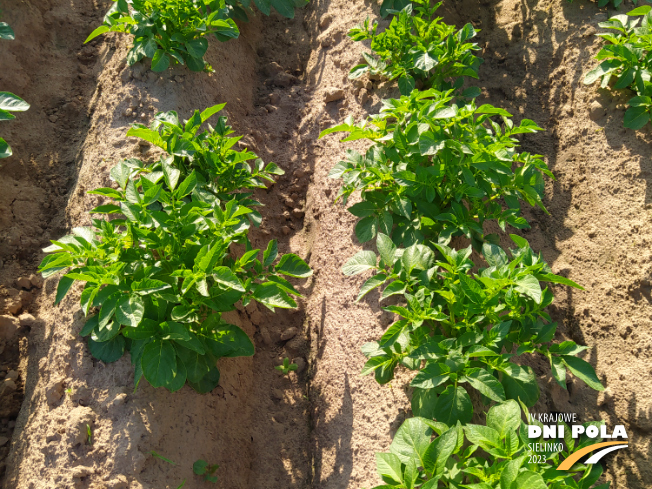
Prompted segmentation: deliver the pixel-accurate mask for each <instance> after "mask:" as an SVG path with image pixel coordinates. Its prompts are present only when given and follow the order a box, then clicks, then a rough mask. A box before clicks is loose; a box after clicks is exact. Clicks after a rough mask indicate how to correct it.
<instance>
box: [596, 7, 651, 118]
mask: <svg viewBox="0 0 652 489" xmlns="http://www.w3.org/2000/svg"><path fill="white" fill-rule="evenodd" d="M636 17H639V18H636ZM599 25H600V27H603V28H605V29H609V32H608V33H601V34H598V36H600V37H602V38H603V39H606V40H607V41H608V42H609V44H607V45H606V46H604V47H603V48H602V49H601V50H600V52H598V54H597V55H596V59H597V60H599V61H601V63H600V64H599V65H598V66H597V67H595V68H594V69H592V70H591V71H589V72H588V73H587V74H586V76H585V77H584V83H585V84H586V85H591V84H593V83H595V82H596V81H598V80H600V87H601V88H612V89H615V90H624V89H629V90H632V91H635V92H636V96H635V97H632V98H631V99H630V100H629V101H628V105H629V108H628V109H627V111H626V112H625V120H624V125H625V127H627V128H629V129H641V128H642V127H643V126H645V125H646V124H647V123H648V122H649V121H650V114H651V110H652V83H650V73H651V72H650V69H651V67H652V61H651V60H650V59H651V57H650V55H649V53H650V51H651V48H652V7H651V6H649V5H646V6H642V7H638V8H636V9H634V10H632V11H630V12H628V13H627V15H615V16H613V17H611V18H610V19H609V20H608V21H606V22H601V23H600V24H599Z"/></svg>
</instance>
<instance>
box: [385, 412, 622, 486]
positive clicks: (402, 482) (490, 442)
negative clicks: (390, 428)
mask: <svg viewBox="0 0 652 489" xmlns="http://www.w3.org/2000/svg"><path fill="white" fill-rule="evenodd" d="M566 428H567V430H566V431H567V432H570V429H568V427H566ZM538 441H539V440H535V439H530V438H528V433H527V426H526V424H525V423H524V422H523V421H522V420H521V409H520V408H519V405H518V403H517V402H516V401H514V400H510V401H507V402H504V403H501V404H496V405H495V406H493V407H491V408H490V409H489V411H488V412H487V422H486V425H477V424H466V425H464V426H462V425H461V424H460V423H457V424H456V425H453V426H448V425H446V424H444V423H441V422H438V421H432V420H431V419H428V418H424V417H414V418H409V419H407V420H405V422H404V423H403V424H402V425H401V427H400V428H399V429H398V431H397V432H396V434H395V435H394V440H393V441H392V444H391V446H390V449H389V453H377V454H376V461H377V467H378V474H379V475H380V477H381V478H382V479H383V482H384V484H383V485H380V486H377V487H376V488H375V489H390V488H396V489H413V488H415V487H419V488H420V489H435V488H444V487H447V488H457V487H466V488H474V489H546V488H552V489H562V488H563V489H589V488H590V487H592V486H593V484H595V482H596V481H597V480H598V479H599V478H600V476H601V475H602V472H603V469H602V466H601V465H599V464H595V465H581V464H577V465H575V466H574V467H573V468H572V470H570V471H557V470H555V467H556V466H557V465H558V464H559V463H560V462H561V460H562V457H566V456H568V455H569V454H570V452H572V451H573V450H574V449H575V450H576V449H580V448H583V447H585V446H588V445H591V444H593V443H595V442H596V441H600V440H599V439H592V438H588V437H587V436H586V435H583V436H582V437H581V438H579V439H578V440H574V439H573V438H571V437H570V436H567V437H566V444H567V446H566V448H565V450H563V451H561V452H553V451H548V452H546V453H545V456H546V463H532V462H531V461H530V458H531V457H529V450H528V448H527V447H528V444H530V443H534V442H538ZM541 443H543V440H541ZM549 445H551V446H553V445H556V444H552V443H550V444H549ZM608 487H609V484H608V483H607V484H602V485H600V486H596V487H595V489H607V488H608Z"/></svg>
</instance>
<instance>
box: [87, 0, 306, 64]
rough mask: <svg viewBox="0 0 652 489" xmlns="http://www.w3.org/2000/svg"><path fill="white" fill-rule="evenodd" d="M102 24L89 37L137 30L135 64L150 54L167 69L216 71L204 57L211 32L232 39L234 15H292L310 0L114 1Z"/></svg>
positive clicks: (243, 18) (132, 51) (129, 60)
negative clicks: (183, 67) (173, 65)
mask: <svg viewBox="0 0 652 489" xmlns="http://www.w3.org/2000/svg"><path fill="white" fill-rule="evenodd" d="M113 1H114V2H115V3H114V4H113V5H112V6H111V8H110V9H109V11H108V12H107V13H106V15H105V16H104V21H103V23H102V25H101V26H99V27H98V28H97V29H95V30H94V31H93V32H92V33H91V34H90V35H89V36H88V38H87V39H86V42H89V41H91V40H93V39H95V38H96V37H97V36H100V35H102V34H105V33H107V32H124V33H128V34H131V35H133V45H132V47H131V49H130V50H129V53H128V54H127V63H128V64H129V66H131V65H133V64H135V63H137V62H138V61H140V60H142V59H143V58H150V59H151V60H152V61H151V69H152V71H155V72H161V71H165V70H166V69H167V68H168V67H169V66H170V63H178V64H181V65H186V66H188V68H189V69H191V70H192V71H207V72H212V71H214V70H213V68H212V67H211V65H209V64H208V63H207V62H206V61H205V60H204V55H205V54H206V51H207V50H208V37H209V36H211V35H212V36H214V37H215V38H216V39H217V40H218V41H222V42H224V41H228V40H230V39H235V38H237V37H238V36H239V35H240V30H239V29H238V26H237V25H236V23H235V20H234V19H237V20H241V21H244V22H247V21H248V20H249V15H251V14H252V13H253V10H252V9H253V6H254V5H255V6H256V7H257V9H258V10H259V11H260V12H262V13H263V14H264V15H270V14H271V9H272V7H273V8H274V10H276V11H277V12H278V13H279V14H281V15H282V16H284V17H287V18H290V19H291V18H293V17H294V10H295V9H296V8H298V7H302V6H304V5H306V4H307V3H308V0H253V1H252V0H210V1H207V0H174V1H170V0H113Z"/></svg>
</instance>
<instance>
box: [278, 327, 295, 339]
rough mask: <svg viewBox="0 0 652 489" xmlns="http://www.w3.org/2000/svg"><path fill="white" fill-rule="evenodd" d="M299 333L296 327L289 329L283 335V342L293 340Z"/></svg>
mask: <svg viewBox="0 0 652 489" xmlns="http://www.w3.org/2000/svg"><path fill="white" fill-rule="evenodd" d="M298 332H299V331H298V330H297V328H295V327H291V328H288V329H286V330H285V331H283V332H282V333H281V340H282V341H287V340H289V339H292V338H294V337H295V336H296V335H297V333H298Z"/></svg>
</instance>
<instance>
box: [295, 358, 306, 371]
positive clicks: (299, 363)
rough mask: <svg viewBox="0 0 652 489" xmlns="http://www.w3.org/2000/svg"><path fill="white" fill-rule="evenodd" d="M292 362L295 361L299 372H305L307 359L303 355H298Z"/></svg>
mask: <svg viewBox="0 0 652 489" xmlns="http://www.w3.org/2000/svg"><path fill="white" fill-rule="evenodd" d="M292 363H295V364H296V366H297V373H301V372H303V369H304V368H306V361H305V360H304V359H303V358H302V357H297V358H295V359H294V360H292Z"/></svg>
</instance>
